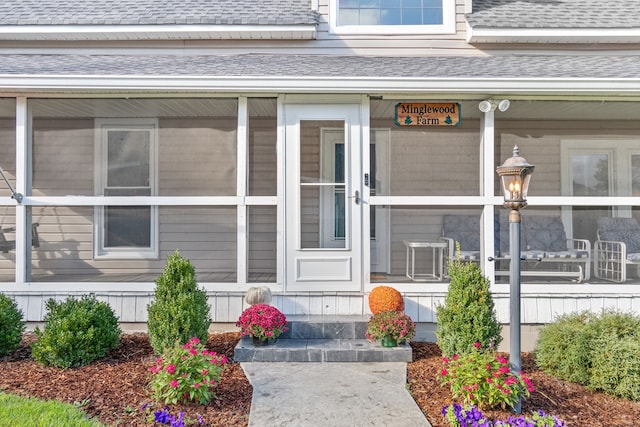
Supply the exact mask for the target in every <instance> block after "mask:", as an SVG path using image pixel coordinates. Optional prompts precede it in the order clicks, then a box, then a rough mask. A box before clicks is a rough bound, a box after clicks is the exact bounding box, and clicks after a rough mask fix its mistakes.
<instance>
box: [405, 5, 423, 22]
mask: <svg viewBox="0 0 640 427" xmlns="http://www.w3.org/2000/svg"><path fill="white" fill-rule="evenodd" d="M421 24H422V17H421V16H420V9H403V10H402V25H421Z"/></svg>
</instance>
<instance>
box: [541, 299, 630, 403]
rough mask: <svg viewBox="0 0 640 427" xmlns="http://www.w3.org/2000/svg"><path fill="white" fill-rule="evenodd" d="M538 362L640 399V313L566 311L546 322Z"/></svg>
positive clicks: (593, 386)
mask: <svg viewBox="0 0 640 427" xmlns="http://www.w3.org/2000/svg"><path fill="white" fill-rule="evenodd" d="M534 357H535V360H536V363H537V365H538V366H539V367H540V369H542V370H543V371H545V372H547V373H549V374H551V375H553V376H556V377H558V378H560V379H563V380H567V381H572V382H575V383H578V384H582V385H584V386H587V387H588V388H590V389H592V390H596V391H602V392H604V393H607V394H610V395H612V396H618V397H624V398H627V399H631V400H640V317H638V316H637V315H634V314H631V313H624V312H620V311H616V310H605V311H603V312H602V313H600V314H595V313H591V312H586V311H585V312H579V313H571V314H568V315H564V316H561V317H559V318H558V320H556V321H555V322H553V323H550V324H548V325H545V326H543V327H542V328H541V330H540V332H539V334H538V342H537V343H536V348H535V350H534Z"/></svg>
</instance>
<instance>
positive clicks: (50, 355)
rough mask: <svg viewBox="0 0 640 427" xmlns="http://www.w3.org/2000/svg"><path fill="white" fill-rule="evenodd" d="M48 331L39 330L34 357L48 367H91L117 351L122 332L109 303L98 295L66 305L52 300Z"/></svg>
mask: <svg viewBox="0 0 640 427" xmlns="http://www.w3.org/2000/svg"><path fill="white" fill-rule="evenodd" d="M46 308H47V314H46V316H45V318H44V322H45V326H44V331H41V330H40V328H38V327H36V329H35V334H36V337H37V341H35V342H34V343H33V344H32V345H31V353H32V355H33V358H34V359H35V360H36V361H37V362H38V363H40V364H42V365H45V366H55V367H58V368H73V367H78V366H83V365H87V364H89V363H91V362H93V361H94V360H96V359H99V358H101V357H103V356H105V355H106V354H107V353H108V352H109V351H110V350H112V349H114V348H116V347H117V346H118V344H119V342H120V335H121V333H122V331H121V330H120V327H119V326H118V319H117V317H116V316H115V314H114V312H113V310H112V309H111V307H110V306H109V304H107V303H105V302H103V301H98V300H97V299H96V297H95V296H94V295H90V296H87V295H85V296H83V297H81V298H80V299H76V298H74V297H70V298H68V299H67V300H65V301H63V302H56V301H55V300H53V299H49V300H48V301H47V302H46Z"/></svg>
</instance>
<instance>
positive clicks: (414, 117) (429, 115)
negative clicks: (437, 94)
mask: <svg viewBox="0 0 640 427" xmlns="http://www.w3.org/2000/svg"><path fill="white" fill-rule="evenodd" d="M459 124H460V104H458V103H457V102H436V103H434V102H400V103H398V104H396V125H398V126H458V125H459Z"/></svg>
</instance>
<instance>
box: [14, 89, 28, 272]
mask: <svg viewBox="0 0 640 427" xmlns="http://www.w3.org/2000/svg"><path fill="white" fill-rule="evenodd" d="M29 128H30V123H29V112H28V110H27V98H26V97H23V96H21V97H18V98H16V193H18V194H22V195H29V194H31V191H30V188H31V179H30V172H29V171H30V170H31V167H30V164H31V162H30V158H31V156H30V153H31V138H30V137H29ZM30 280H31V208H27V207H26V206H25V205H24V204H22V203H18V205H17V206H16V284H17V285H21V284H24V283H25V282H28V281H30Z"/></svg>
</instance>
